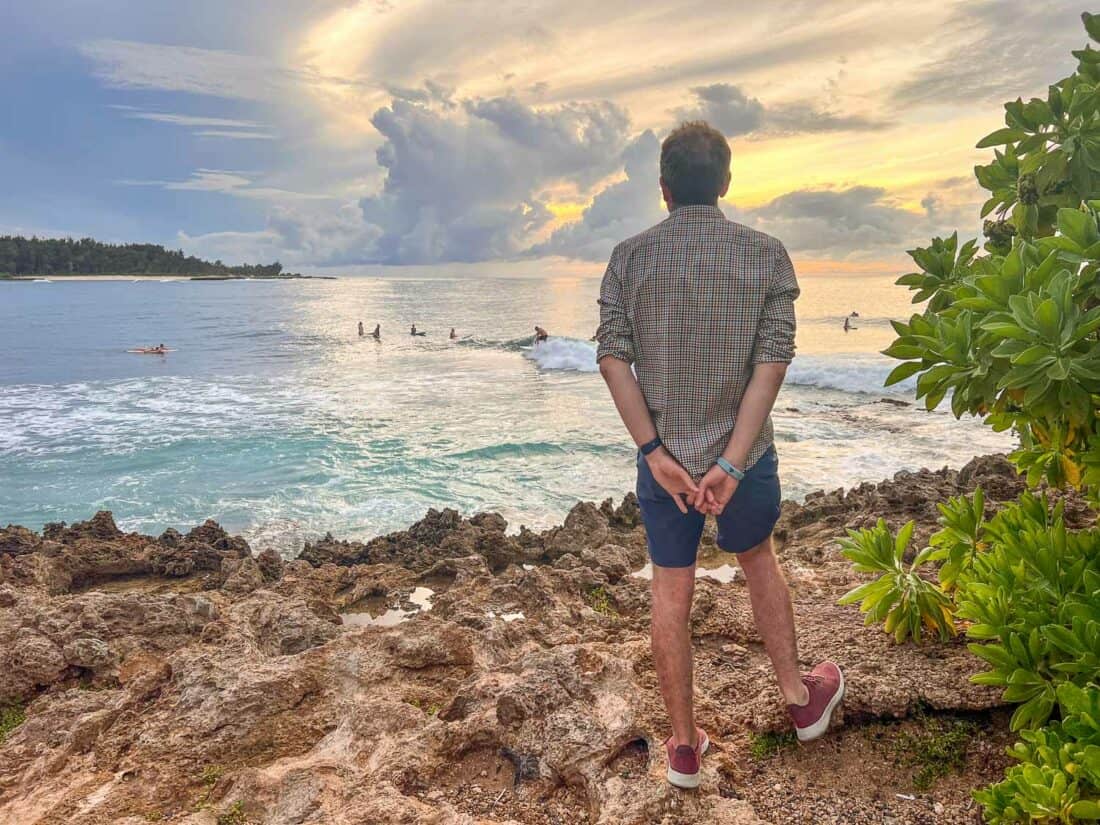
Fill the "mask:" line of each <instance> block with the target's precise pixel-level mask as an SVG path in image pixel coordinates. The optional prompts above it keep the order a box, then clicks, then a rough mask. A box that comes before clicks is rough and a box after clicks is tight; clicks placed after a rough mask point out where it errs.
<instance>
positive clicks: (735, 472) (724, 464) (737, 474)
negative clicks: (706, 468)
mask: <svg viewBox="0 0 1100 825" xmlns="http://www.w3.org/2000/svg"><path fill="white" fill-rule="evenodd" d="M714 463H715V464H717V465H718V466H719V467H721V468H722V470H723V471H724V472H725V473H726V474H727V475H731V476H733V477H734V478H736V479H737V480H738V481H743V480H744V478H745V471H744V470H739V469H737V468H736V467H734V466H733V465H732V464H730V463H729V462H728V461H726V459H725V457H724V456H718V460H717V461H715V462H714Z"/></svg>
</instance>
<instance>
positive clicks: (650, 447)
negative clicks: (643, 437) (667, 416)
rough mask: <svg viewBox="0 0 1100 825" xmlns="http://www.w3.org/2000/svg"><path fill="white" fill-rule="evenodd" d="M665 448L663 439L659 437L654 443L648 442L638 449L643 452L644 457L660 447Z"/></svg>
mask: <svg viewBox="0 0 1100 825" xmlns="http://www.w3.org/2000/svg"><path fill="white" fill-rule="evenodd" d="M663 446H664V445H663V444H662V443H661V437H660V436H657V437H656V438H655V439H653V440H652V441H647V442H646V443H645V444H643V445H642V446H641V447H639V448H638V449H639V450H641V451H642V455H649V454H650V453H651V452H653V451H654V450H656V449H657V448H658V447H663Z"/></svg>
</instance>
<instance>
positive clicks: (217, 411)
mask: <svg viewBox="0 0 1100 825" xmlns="http://www.w3.org/2000/svg"><path fill="white" fill-rule="evenodd" d="M893 278H894V276H858V277H857V276H848V275H845V276H839V275H816V274H815V275H806V276H803V277H802V278H801V284H802V297H801V298H800V299H799V301H798V303H797V309H798V313H799V332H798V355H797V357H796V359H795V361H794V363H793V364H792V365H791V368H790V371H789V374H788V381H787V384H786V386H785V387H784V388H783V390H782V392H781V394H780V397H779V400H778V402H777V403H776V408H775V413H774V416H773V417H774V421H775V428H776V435H777V441H778V448H779V455H780V471H781V477H782V482H783V492H784V497H785V498H791V499H796V500H798V499H801V498H802V497H804V496H805V495H806V494H807V493H808V492H810V491H812V490H815V489H821V488H825V489H830V490H831V489H835V488H838V487H848V486H851V485H854V484H858V483H860V482H862V481H878V480H880V479H882V478H886V477H889V476H892V475H893V474H894V473H895V472H896V471H898V470H902V469H917V468H920V467H930V468H938V467H941V466H944V465H950V466H953V467H961V466H962V465H963V464H964V463H965V462H966V461H968V460H969V459H970V458H971V457H973V456H975V455H979V454H983V453H988V452H993V451H1003V450H1008V449H1011V448H1012V446H1013V439H1012V438H1011V437H1010V436H1009V435H1007V434H997V433H993V432H991V431H990V430H989V429H988V428H986V427H982V426H981V425H980V424H979V423H978V422H976V421H973V420H963V421H956V420H955V419H954V417H953V416H952V415H951V414H950V412H949V411H948V410H946V409H945V408H944V409H940V410H937V411H934V412H926V411H925V410H924V409H923V406H922V405H916V404H913V403H907V402H912V401H913V397H912V382H911V381H909V382H906V383H905V384H903V385H901V386H899V387H892V388H889V389H884V388H883V387H882V382H883V379H884V378H885V377H886V375H887V373H888V372H889V371H890V369H891V367H892V366H893V363H894V362H892V361H891V360H890V359H888V358H886V357H884V356H882V355H879V354H878V352H879V351H880V350H881V349H883V348H884V347H886V346H887V345H888V344H889V342H890V341H891V340H892V338H893V330H892V328H891V327H890V325H889V319H890V318H901V317H907V316H908V314H909V313H910V312H911V311H912V307H911V306H910V304H909V300H908V294H907V292H906V290H904V289H903V288H901V287H897V286H894V285H893ZM598 291H599V279H598V278H587V277H558V276H554V275H553V274H548V275H547V276H545V277H538V278H536V277H514V278H507V277H494V278H475V277H467V276H463V277H455V278H448V277H434V278H412V277H366V276H364V277H343V278H339V279H337V280H297V281H220V282H193V281H162V280H159V279H155V278H154V279H143V280H140V281H133V282H131V281H101V282H89V281H70V282H61V281H54V282H50V283H43V282H0V353H3V356H2V359H0V523H7V522H11V523H15V524H23V525H25V526H28V527H31V528H34V529H39V528H41V527H42V525H43V524H45V523H47V522H53V521H70V522H71V521H74V520H78V519H84V518H87V517H89V516H90V515H91V514H92V513H93V512H94V511H96V510H100V509H107V510H111V511H113V512H114V514H115V517H116V519H117V521H118V523H119V525H120V526H122V527H123V528H124V529H130V530H141V531H143V532H150V533H159V532H160V531H162V530H163V529H165V528H166V527H176V528H189V527H190V526H192V525H194V524H196V523H199V522H201V521H202V520H204V519H206V518H213V519H216V520H218V521H219V522H221V523H222V524H223V526H225V527H226V528H228V529H230V530H233V531H239V532H241V533H243V535H244V536H245V537H246V538H248V539H249V540H250V541H251V542H252V543H253V546H254V547H256V548H263V547H266V546H274V547H276V548H277V549H279V550H280V551H282V552H284V553H288V554H289V553H293V552H294V551H295V550H296V548H298V547H299V546H300V544H301V542H302V541H303V540H305V539H308V538H311V537H315V536H317V535H320V534H323V533H325V532H327V531H331V532H332V533H333V534H334V535H336V536H338V537H343V538H369V537H372V536H375V535H379V534H382V533H386V532H389V531H392V530H396V529H401V528H404V527H406V526H408V525H409V524H411V523H412V522H413V521H415V520H417V519H419V518H420V517H421V516H422V515H423V514H424V512H425V511H426V510H427V509H428V508H429V507H435V508H441V507H454V508H456V509H458V510H459V511H461V512H463V513H466V514H472V513H475V512H478V511H482V510H495V511H498V512H500V513H501V514H503V515H504V516H505V518H507V519H508V521H509V523H510V526H511V528H512V529H518V528H519V526H520V525H521V524H523V525H527V526H529V527H531V528H545V527H548V526H550V525H552V524H554V523H558V522H560V521H561V519H562V518H563V517H564V515H565V514H566V513H567V512H568V511H569V509H570V508H571V507H572V506H573V505H574V504H575V503H576V502H577V501H578V500H580V499H589V500H601V499H603V498H606V497H608V496H612V497H615V498H616V499H618V498H620V497H621V496H622V495H623V494H624V493H625V492H627V491H628V490H630V489H631V488H632V487H633V484H634V465H633V462H634V449H633V445H632V443H631V442H630V440H629V438H628V436H627V434H626V431H625V430H624V429H623V427H622V425H621V424H620V422H619V419H618V415H617V414H616V412H615V408H614V406H613V405H612V402H611V399H610V397H609V395H608V393H607V391H606V389H605V387H604V385H603V382H602V380H601V379H600V376H599V374H598V373H597V372H596V363H595V344H594V343H592V342H591V341H590V340H589V339H590V338H591V336H592V335H593V333H594V332H595V328H596V324H597V315H598V309H597V306H596V297H597V294H598ZM852 311H857V312H859V317H858V318H853V319H852V320H853V321H854V322H855V324H856V326H857V328H856V329H854V330H852V331H850V332H845V331H844V330H843V322H844V317H845V316H846V315H847V314H848V313H849V312H852ZM359 321H363V323H364V326H365V327H366V329H367V331H368V332H369V331H370V330H371V329H373V327H374V324H375V323H380V324H381V326H382V340H381V341H380V342H376V341H374V340H373V339H371V338H369V337H367V338H360V337H359V336H358V335H357V332H356V324H357V323H358V322H359ZM413 323H415V324H416V325H417V327H418V328H419V329H421V330H423V331H425V332H427V335H426V336H424V337H415V338H414V337H412V336H410V335H409V327H410V325H411V324H413ZM535 324H540V325H541V326H543V327H545V328H547V329H548V330H549V332H550V334H551V339H550V341H549V342H547V343H545V344H543V345H541V346H539V347H538V348H535V347H533V346H532V340H531V332H532V329H533V326H534V325H535ZM451 327H455V328H456V331H457V333H458V335H459V336H460V338H459V340H457V341H451V340H449V339H448V332H449V330H450V328H451ZM161 342H163V343H165V344H166V345H167V346H168V347H171V348H173V349H174V350H175V351H173V352H170V353H168V354H167V355H164V356H147V355H136V354H131V353H128V352H127V351H126V350H127V349H131V348H134V347H138V346H143V345H155V344H158V343H161Z"/></svg>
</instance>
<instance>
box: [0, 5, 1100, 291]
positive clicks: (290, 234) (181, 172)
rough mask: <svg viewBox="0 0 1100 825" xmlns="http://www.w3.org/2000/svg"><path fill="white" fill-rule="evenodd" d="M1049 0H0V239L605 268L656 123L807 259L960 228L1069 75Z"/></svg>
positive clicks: (637, 194) (245, 254) (733, 202)
mask: <svg viewBox="0 0 1100 825" xmlns="http://www.w3.org/2000/svg"><path fill="white" fill-rule="evenodd" d="M1081 10H1082V7H1081V6H1079V5H1078V4H1076V3H1068V2H1061V1H1060V0H1050V2H1043V1H1042V0H996V1H995V2H984V1H978V0H953V1H952V0H946V1H945V2H939V3H915V2H883V1H881V0H867V1H866V2H856V0H813V1H812V2H809V1H808V0H807V1H804V0H789V2H785V3H759V2H751V3H750V2H742V0H726V2H714V0H710V1H709V2H698V0H682V1H681V2H676V0H663V1H662V2H646V1H644V0H629V2H627V0H601V2H595V3H594V2H591V1H590V0H587V1H586V2H572V1H571V2H565V1H564V0H526V1H525V2H510V0H411V1H410V2H404V1H403V0H296V2H286V3H272V2H270V0H232V2H226V0H185V2H180V0H173V2H167V0H96V2H94V3H90V2H87V0H35V2H31V0H5V1H4V2H3V4H2V8H0V31H3V32H4V34H5V37H4V45H3V48H0V181H2V185H0V234H5V233H6V234H26V235H30V234H38V235H42V236H65V235H70V236H74V237H82V236H91V237H95V238H97V239H99V240H104V241H110V242H152V243H162V244H165V245H166V246H169V247H173V248H182V249H183V250H184V251H186V252H187V253H189V254H194V255H199V256H202V257H206V258H210V259H221V260H223V261H225V262H227V263H242V262H249V263H266V262H270V261H272V260H279V261H281V262H282V263H283V264H284V265H285V266H286V267H288V268H290V269H295V270H300V271H306V272H308V271H336V270H347V271H362V272H367V273H369V272H375V271H377V272H385V271H389V269H390V268H391V267H404V268H406V269H407V270H408V271H420V270H446V271H455V272H472V273H478V272H486V273H494V274H495V273H501V272H510V271H520V270H531V269H546V268H555V269H568V270H569V271H571V272H581V273H583V272H592V273H593V274H599V273H601V272H602V264H603V263H604V262H606V259H607V256H608V254H609V253H610V251H611V249H612V247H613V246H614V245H615V243H616V242H618V241H619V240H622V239H624V238H626V237H629V236H630V235H632V234H635V233H636V232H639V231H641V230H642V229H644V228H645V227H647V226H649V225H652V224H653V223H656V222H657V221H659V220H661V218H662V217H663V215H664V214H665V212H664V211H663V209H664V207H663V204H662V202H661V199H660V192H659V189H658V184H657V177H658V157H659V152H660V141H661V140H662V139H663V138H664V136H665V135H667V134H668V132H669V131H670V130H671V129H673V128H675V126H676V125H677V124H679V123H680V122H682V121H684V120H693V119H699V118H702V119H706V120H708V121H709V122H710V123H711V124H712V125H714V126H716V127H718V128H720V129H721V130H722V131H723V133H724V134H725V135H726V136H727V137H728V138H729V140H730V144H731V147H732V152H733V158H732V163H731V172H732V178H733V179H732V184H731V186H730V191H729V194H728V195H727V197H726V198H725V199H723V200H722V202H721V203H720V206H721V207H722V209H723V211H724V212H725V213H726V214H727V215H728V216H729V217H731V218H732V219H734V220H738V221H741V222H743V223H746V224H749V225H751V226H754V227H756V228H758V229H760V230H762V231H764V232H767V233H769V234H772V235H775V236H776V237H778V238H780V239H781V240H782V241H783V242H784V243H785V244H786V246H787V248H788V249H789V250H790V252H791V255H792V257H793V258H794V259H795V262H796V264H798V266H799V268H800V270H801V271H802V272H807V273H812V272H815V271H821V272H826V271H827V272H852V273H860V272H874V273H881V272H886V271H896V270H898V269H899V268H904V266H905V254H904V250H905V249H907V248H911V247H912V246H913V245H915V244H918V243H925V242H927V240H928V239H929V238H931V237H932V236H933V235H943V234H949V233H950V232H952V231H954V230H955V229H959V231H960V232H961V233H962V234H964V235H966V236H973V235H974V234H976V233H977V230H978V226H979V224H978V220H977V210H978V205H979V204H980V203H981V201H982V200H983V198H982V194H981V190H980V189H979V188H978V187H977V185H976V184H975V183H974V180H973V174H972V169H973V166H974V164H975V163H977V162H983V161H984V159H985V158H986V157H987V155H988V150H976V149H974V148H973V147H974V144H975V143H976V142H977V140H978V139H979V138H980V137H982V136H983V135H985V134H986V133H988V132H990V131H992V130H993V129H995V128H997V127H998V126H999V125H1001V122H1002V117H1003V110H1002V104H1003V102H1004V101H1006V100H1010V99H1014V98H1016V97H1017V96H1023V97H1024V98H1025V99H1027V98H1028V97H1031V96H1034V95H1040V94H1042V95H1045V90H1046V86H1047V85H1048V84H1049V83H1051V82H1054V81H1056V80H1058V79H1060V78H1062V77H1064V76H1065V75H1067V74H1069V73H1070V72H1071V71H1072V70H1073V67H1074V64H1075V61H1074V59H1073V58H1072V56H1071V55H1070V50H1071V49H1074V48H1081V47H1082V46H1083V45H1084V43H1085V41H1086V36H1085V33H1084V30H1083V27H1082V25H1081V22H1080V18H1079V15H1080V12H1081Z"/></svg>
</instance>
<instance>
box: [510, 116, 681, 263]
mask: <svg viewBox="0 0 1100 825" xmlns="http://www.w3.org/2000/svg"><path fill="white" fill-rule="evenodd" d="M659 152H660V146H659V145H658V143H657V137H656V135H654V134H653V132H652V131H650V130H648V129H647V130H646V131H645V132H643V133H642V134H641V135H639V136H638V137H637V138H635V139H634V141H633V142H631V144H630V145H629V146H628V147H627V148H626V150H625V151H624V152H623V158H622V159H623V169H624V172H625V173H626V178H625V179H624V180H621V181H618V182H616V183H612V184H611V185H610V186H608V187H607V188H605V189H603V190H602V191H601V192H599V193H598V194H597V195H596V197H595V198H593V200H592V203H591V205H589V206H588V208H587V209H585V210H584V213H583V214H582V215H581V218H580V220H578V221H574V222H573V223H569V224H566V225H565V226H563V227H561V228H559V229H557V230H555V231H554V233H553V234H552V235H551V236H550V238H549V239H548V240H546V241H545V242H543V243H539V244H535V245H534V246H532V247H531V248H530V249H529V250H527V254H528V255H535V256H538V255H562V256H565V257H569V258H580V259H583V260H590V261H601V260H607V257H608V256H609V255H610V254H611V250H612V249H613V248H614V247H615V244H617V243H618V242H619V241H622V240H624V239H625V238H629V237H630V236H631V235H636V234H637V233H638V232H641V231H642V230H643V229H646V228H647V227H649V226H652V225H653V224H655V223H657V222H658V221H660V220H661V219H662V218H663V217H665V214H666V213H665V211H664V209H663V208H662V206H661V198H660V192H659V190H658V188H657V159H658V154H659Z"/></svg>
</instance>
